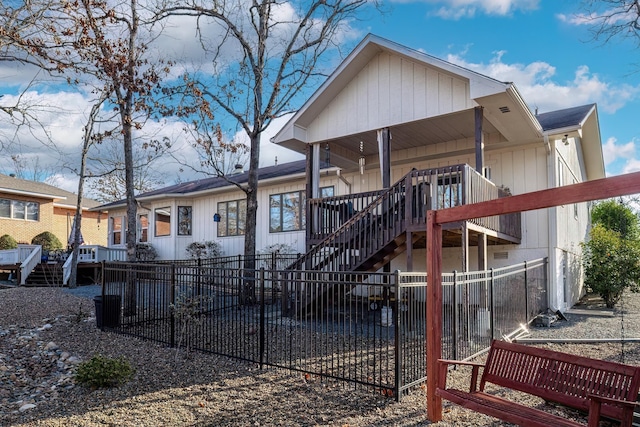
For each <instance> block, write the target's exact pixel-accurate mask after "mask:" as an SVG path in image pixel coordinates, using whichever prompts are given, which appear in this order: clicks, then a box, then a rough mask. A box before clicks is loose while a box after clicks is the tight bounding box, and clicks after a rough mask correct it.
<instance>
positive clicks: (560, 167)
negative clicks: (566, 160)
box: [558, 159, 564, 187]
mask: <svg viewBox="0 0 640 427" xmlns="http://www.w3.org/2000/svg"><path fill="white" fill-rule="evenodd" d="M563 185H564V165H563V163H562V159H558V187H562V186H563Z"/></svg>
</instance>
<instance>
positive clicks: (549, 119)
mask: <svg viewBox="0 0 640 427" xmlns="http://www.w3.org/2000/svg"><path fill="white" fill-rule="evenodd" d="M595 107H596V104H587V105H581V106H579V107H571V108H564V109H562V110H556V111H549V112H547V113H540V114H538V115H537V116H536V118H537V119H538V122H539V123H540V125H541V126H542V129H543V130H545V131H549V130H554V129H564V128H570V127H577V126H582V125H583V124H584V121H585V120H586V119H587V117H588V116H589V114H590V113H592V112H593V110H594V109H595Z"/></svg>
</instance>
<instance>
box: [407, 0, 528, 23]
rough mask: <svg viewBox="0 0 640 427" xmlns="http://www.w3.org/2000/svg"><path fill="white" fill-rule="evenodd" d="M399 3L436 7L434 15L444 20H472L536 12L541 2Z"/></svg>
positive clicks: (433, 0) (466, 0)
mask: <svg viewBox="0 0 640 427" xmlns="http://www.w3.org/2000/svg"><path fill="white" fill-rule="evenodd" d="M396 1H397V2H399V3H417V2H420V1H421V2H423V3H427V4H430V5H434V6H435V9H434V11H433V12H432V14H433V15H435V16H439V17H440V18H444V19H453V20H458V19H462V18H472V17H474V16H475V15H476V14H480V13H483V14H486V15H498V16H504V15H510V14H512V13H513V12H515V11H517V10H523V11H526V10H534V9H537V8H538V5H539V3H540V0H396Z"/></svg>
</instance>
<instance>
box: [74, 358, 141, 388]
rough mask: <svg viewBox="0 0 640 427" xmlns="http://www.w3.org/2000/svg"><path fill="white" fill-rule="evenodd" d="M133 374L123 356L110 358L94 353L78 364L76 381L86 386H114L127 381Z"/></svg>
mask: <svg viewBox="0 0 640 427" xmlns="http://www.w3.org/2000/svg"><path fill="white" fill-rule="evenodd" d="M132 376H133V368H132V367H131V364H129V361H127V360H126V359H125V358H123V357H119V358H116V359H112V358H109V357H105V356H101V355H99V354H96V355H94V356H93V357H92V358H91V359H89V360H88V361H86V362H82V363H81V364H80V365H78V371H77V372H76V376H75V378H76V382H77V383H79V384H82V385H84V386H87V387H92V388H101V387H115V386H118V385H120V384H123V383H125V382H127V381H128V380H129V379H131V377H132Z"/></svg>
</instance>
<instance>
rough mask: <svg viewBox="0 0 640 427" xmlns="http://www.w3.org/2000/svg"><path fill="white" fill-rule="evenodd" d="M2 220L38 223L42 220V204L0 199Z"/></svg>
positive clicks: (0, 216)
mask: <svg viewBox="0 0 640 427" xmlns="http://www.w3.org/2000/svg"><path fill="white" fill-rule="evenodd" d="M0 218H11V219H26V220H27V221H38V220H39V219H40V203H37V202H24V201H20V200H10V199H0Z"/></svg>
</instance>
